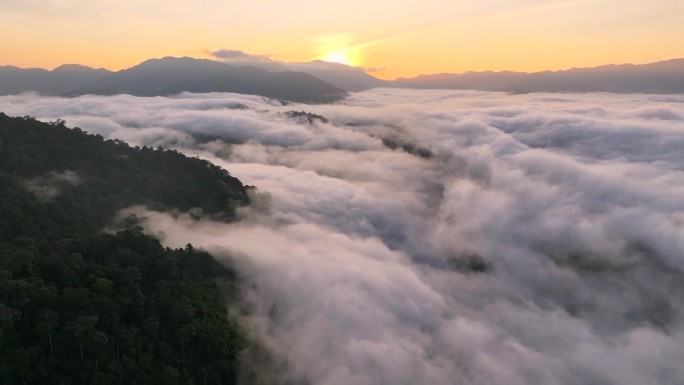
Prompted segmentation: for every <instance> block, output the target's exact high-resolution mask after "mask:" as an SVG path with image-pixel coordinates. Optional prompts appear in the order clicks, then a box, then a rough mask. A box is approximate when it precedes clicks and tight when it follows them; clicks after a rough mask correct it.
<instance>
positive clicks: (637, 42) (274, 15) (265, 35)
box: [0, 0, 684, 79]
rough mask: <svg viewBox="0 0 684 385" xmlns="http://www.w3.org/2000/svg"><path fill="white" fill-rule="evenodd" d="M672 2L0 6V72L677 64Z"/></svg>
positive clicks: (53, 1) (399, 70)
mask: <svg viewBox="0 0 684 385" xmlns="http://www.w3.org/2000/svg"><path fill="white" fill-rule="evenodd" d="M683 14H684V2H682V1H681V0H653V1H644V0H558V1H553V0H552V1H539V0H480V1H462V0H422V1H400V0H391V1H390V0H376V1H367V0H346V1H344V2H340V1H325V0H319V1H312V0H291V1H275V0H254V1H249V2H245V1H234V0H204V1H191V0H165V1H161V0H147V1H133V0H100V1H96V2H94V1H86V0H0V18H2V20H3V22H2V24H0V65H15V66H19V67H42V68H54V67H56V66H58V65H60V64H64V63H79V64H84V65H89V66H94V67H104V68H108V69H112V70H118V69H122V68H127V67H130V66H133V65H135V64H137V63H139V62H141V61H144V60H146V59H149V58H153V57H163V56H191V57H198V58H209V57H210V56H209V54H208V53H209V52H212V51H216V50H220V49H233V50H240V51H244V52H248V53H250V54H253V55H260V56H267V57H270V58H272V59H273V60H278V61H288V62H292V61H294V62H301V61H309V60H314V59H328V60H334V61H342V62H347V63H349V64H352V65H355V66H362V67H365V68H373V69H375V70H376V71H374V72H373V74H374V75H375V76H378V77H382V78H388V79H393V78H395V77H408V76H415V75H418V74H423V73H442V72H464V71H469V70H517V71H537V70H546V69H564V68H571V67H586V66H595V65H602V64H611V63H647V62H653V61H659V60H666V59H671V58H678V57H684V44H682V41H684V23H683V22H682V16H681V15H683Z"/></svg>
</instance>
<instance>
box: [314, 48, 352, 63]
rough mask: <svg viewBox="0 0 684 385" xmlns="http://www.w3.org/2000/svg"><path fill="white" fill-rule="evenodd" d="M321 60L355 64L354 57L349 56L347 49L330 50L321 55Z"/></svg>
mask: <svg viewBox="0 0 684 385" xmlns="http://www.w3.org/2000/svg"><path fill="white" fill-rule="evenodd" d="M321 60H323V61H327V62H333V63H341V64H346V65H348V66H350V65H353V64H352V59H351V58H350V57H349V54H348V53H347V52H345V51H333V52H328V53H326V54H325V55H323V56H322V57H321Z"/></svg>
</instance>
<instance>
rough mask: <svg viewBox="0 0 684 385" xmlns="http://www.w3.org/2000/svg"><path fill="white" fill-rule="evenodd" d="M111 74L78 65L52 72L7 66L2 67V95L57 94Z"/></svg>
mask: <svg viewBox="0 0 684 385" xmlns="http://www.w3.org/2000/svg"><path fill="white" fill-rule="evenodd" d="M111 73H112V72H111V71H108V70H105V69H94V68H90V67H85V66H82V65H78V64H65V65H62V66H60V67H57V68H55V69H54V70H52V71H48V70H44V69H40V68H18V67H13V66H5V67H0V95H12V94H19V93H22V92H27V91H34V92H39V93H43V94H56V93H61V92H66V91H69V90H74V89H77V88H81V87H84V86H85V85H87V84H89V83H92V82H93V81H95V80H97V79H100V78H102V77H105V76H107V75H109V74H111Z"/></svg>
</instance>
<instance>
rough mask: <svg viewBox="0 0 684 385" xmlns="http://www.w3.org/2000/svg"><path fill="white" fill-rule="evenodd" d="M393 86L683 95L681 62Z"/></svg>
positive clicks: (444, 77) (473, 75)
mask: <svg viewBox="0 0 684 385" xmlns="http://www.w3.org/2000/svg"><path fill="white" fill-rule="evenodd" d="M394 85H395V86H399V87H408V88H438V89H469V90H482V91H504V92H515V93H527V92H616V93H663V94H679V93H684V59H673V60H667V61H661V62H657V63H651V64H641V65H634V64H622V65H606V66H600V67H593V68H573V69H569V70H563V71H543V72H534V73H526V72H511V71H502V72H491V71H487V72H466V73H463V74H437V75H421V76H417V77H414V78H399V79H397V80H395V81H394Z"/></svg>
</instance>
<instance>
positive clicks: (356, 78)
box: [0, 57, 684, 103]
mask: <svg viewBox="0 0 684 385" xmlns="http://www.w3.org/2000/svg"><path fill="white" fill-rule="evenodd" d="M375 87H403V88H420V89H428V88H436V89H462V90H482V91H503V92H514V93H527V92H616V93H663V94H680V93H684V59H673V60H668V61H662V62H657V63H651V64H643V65H633V64H623V65H607V66H601V67H593V68H574V69H570V70H563V71H543V72H534V73H526V72H511V71H502V72H492V71H486V72H466V73H463V74H435V75H420V76H417V77H414V78H399V79H396V80H394V81H387V80H381V79H377V78H375V77H373V76H371V75H369V74H368V73H366V72H365V71H364V70H363V69H362V68H358V67H350V66H347V65H344V64H339V63H329V62H324V61H312V62H307V63H282V62H276V61H270V60H255V61H247V62H231V63H224V62H220V61H215V60H206V59H193V58H188V57H184V58H175V57H166V58H162V59H151V60H147V61H145V62H143V63H141V64H138V65H136V66H134V67H131V68H128V69H125V70H121V71H117V72H112V71H109V70H106V69H94V68H89V67H85V66H81V65H76V64H69V65H63V66H60V67H58V68H56V69H54V70H52V71H48V70H44V69H36V68H30V69H23V68H17V67H12V66H5V67H0V95H11V94H18V93H22V92H27V91H33V92H38V93H41V94H46V95H58V96H78V95H85V94H95V95H114V94H121V93H123V94H131V95H139V96H163V95H172V94H177V93H180V92H198V93H200V92H236V93H243V94H255V95H261V96H265V97H269V98H276V99H283V100H288V101H296V102H305V103H327V102H334V101H337V100H340V99H342V98H344V97H345V96H346V95H347V93H348V92H357V91H363V90H367V89H370V88H375Z"/></svg>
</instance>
